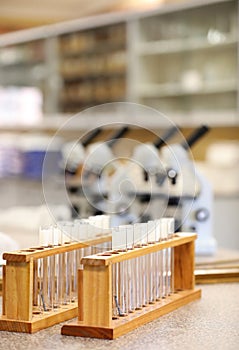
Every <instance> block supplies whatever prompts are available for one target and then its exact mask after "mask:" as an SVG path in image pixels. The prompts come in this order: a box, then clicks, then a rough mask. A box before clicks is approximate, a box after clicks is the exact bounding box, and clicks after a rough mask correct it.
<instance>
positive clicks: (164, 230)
mask: <svg viewBox="0 0 239 350" xmlns="http://www.w3.org/2000/svg"><path fill="white" fill-rule="evenodd" d="M160 232H161V239H162V240H165V239H167V238H168V218H161V219H160Z"/></svg>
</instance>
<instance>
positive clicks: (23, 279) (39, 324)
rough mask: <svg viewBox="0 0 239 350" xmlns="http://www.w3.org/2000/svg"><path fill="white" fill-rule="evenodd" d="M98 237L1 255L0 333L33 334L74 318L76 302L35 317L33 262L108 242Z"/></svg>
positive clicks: (104, 237)
mask: <svg viewBox="0 0 239 350" xmlns="http://www.w3.org/2000/svg"><path fill="white" fill-rule="evenodd" d="M110 241H111V236H110V235H107V236H99V237H98V238H94V239H91V240H88V241H84V242H73V243H64V244H62V245H58V246H53V247H52V246H49V247H35V248H29V249H25V250H20V251H16V252H9V253H4V254H3V259H5V260H6V261H7V262H6V265H5V266H3V300H2V316H1V317H0V331H12V332H24V333H34V332H37V331H39V330H41V329H43V328H47V327H50V326H52V325H54V324H56V323H60V322H63V321H66V320H69V319H71V318H74V317H76V316H77V308H78V306H77V304H78V303H77V301H76V302H74V303H70V304H68V305H62V307H60V308H59V309H57V310H54V311H47V312H43V313H40V314H37V313H36V314H35V312H34V306H33V285H34V281H33V279H34V260H37V259H40V258H45V257H49V256H52V255H57V254H61V253H65V252H70V251H74V250H78V249H81V248H87V247H90V246H96V245H99V244H101V243H105V242H110Z"/></svg>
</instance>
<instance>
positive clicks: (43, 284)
mask: <svg viewBox="0 0 239 350" xmlns="http://www.w3.org/2000/svg"><path fill="white" fill-rule="evenodd" d="M51 238H52V226H47V227H40V230H39V243H40V245H41V246H44V247H48V246H51ZM50 258H51V257H45V258H41V259H39V275H40V289H39V294H40V295H39V299H40V308H41V310H42V311H49V310H50V309H52V308H53V294H52V293H53V285H52V284H53V282H52V280H51V276H52V273H51V272H52V271H51V264H50V261H51V260H52V259H50Z"/></svg>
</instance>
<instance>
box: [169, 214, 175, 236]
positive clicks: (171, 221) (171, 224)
mask: <svg viewBox="0 0 239 350" xmlns="http://www.w3.org/2000/svg"><path fill="white" fill-rule="evenodd" d="M174 232H175V222H174V218H168V236H169V238H171V237H173V235H174Z"/></svg>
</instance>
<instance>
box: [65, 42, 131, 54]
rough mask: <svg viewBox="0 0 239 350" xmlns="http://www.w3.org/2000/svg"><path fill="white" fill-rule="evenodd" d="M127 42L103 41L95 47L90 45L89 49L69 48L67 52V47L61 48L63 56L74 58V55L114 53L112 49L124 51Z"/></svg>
mask: <svg viewBox="0 0 239 350" xmlns="http://www.w3.org/2000/svg"><path fill="white" fill-rule="evenodd" d="M125 46H126V44H125V42H124V43H117V42H116V43H114V42H112V43H108V42H102V43H100V44H99V43H97V44H96V45H95V46H93V47H89V48H88V49H85V50H81V49H74V50H72V49H71V50H69V51H67V52H65V49H61V51H60V53H61V57H63V58H72V57H80V56H88V55H95V54H103V53H105V54H108V53H112V51H113V52H114V51H122V50H125Z"/></svg>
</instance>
